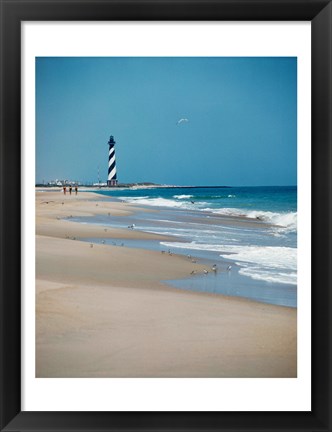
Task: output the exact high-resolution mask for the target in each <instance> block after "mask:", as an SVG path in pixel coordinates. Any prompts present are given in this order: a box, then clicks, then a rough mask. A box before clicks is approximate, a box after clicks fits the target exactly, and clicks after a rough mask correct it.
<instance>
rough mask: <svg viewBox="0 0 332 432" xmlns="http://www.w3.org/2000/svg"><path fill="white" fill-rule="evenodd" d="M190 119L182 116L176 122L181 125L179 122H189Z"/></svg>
mask: <svg viewBox="0 0 332 432" xmlns="http://www.w3.org/2000/svg"><path fill="white" fill-rule="evenodd" d="M188 121H189V120H188V119H187V118H181V119H180V120H178V121H177V122H176V124H177V125H179V124H181V123H188Z"/></svg>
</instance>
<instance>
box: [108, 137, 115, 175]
mask: <svg viewBox="0 0 332 432" xmlns="http://www.w3.org/2000/svg"><path fill="white" fill-rule="evenodd" d="M111 180H116V166H115V148H114V145H110V148H109V152H108V181H111Z"/></svg>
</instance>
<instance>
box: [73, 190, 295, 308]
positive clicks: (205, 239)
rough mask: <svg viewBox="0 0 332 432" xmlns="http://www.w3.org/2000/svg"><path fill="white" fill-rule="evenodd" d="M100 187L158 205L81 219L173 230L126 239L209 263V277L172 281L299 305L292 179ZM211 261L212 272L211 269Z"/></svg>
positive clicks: (118, 195) (149, 229)
mask: <svg viewBox="0 0 332 432" xmlns="http://www.w3.org/2000/svg"><path fill="white" fill-rule="evenodd" d="M99 193H100V194H102V195H103V196H104V197H105V199H107V198H109V199H112V200H114V199H116V200H121V201H124V202H128V203H133V204H136V205H137V206H138V207H141V208H142V207H143V208H145V209H151V210H156V209H157V210H158V211H157V212H156V211H153V212H146V211H145V212H141V211H139V210H138V211H137V213H135V214H134V215H131V216H128V217H113V216H112V217H111V218H110V217H107V216H103V215H99V216H95V217H93V218H79V219H78V220H80V221H81V222H84V221H85V222H89V223H96V224H110V225H112V226H116V227H121V228H126V229H131V228H128V226H130V225H132V224H134V229H135V230H142V231H146V232H151V233H158V234H163V235H168V236H172V239H173V240H172V241H152V242H142V241H141V242H137V241H129V240H126V241H124V243H125V246H128V247H144V248H148V249H154V250H159V251H163V252H165V253H166V254H167V253H168V251H170V252H171V253H180V254H184V255H186V256H187V255H190V256H192V257H194V258H195V259H198V260H202V262H205V263H206V264H207V269H208V270H209V273H208V275H207V277H204V276H202V275H197V276H196V277H190V278H188V279H186V280H182V281H171V282H170V283H171V284H172V285H174V286H176V287H179V288H182V289H190V290H200V291H208V292H213V293H222V294H227V295H235V296H242V297H247V298H252V299H255V300H259V301H264V302H268V303H274V304H280V305H286V306H292V307H295V306H296V302H297V301H296V298H297V188H296V187H232V188H221V187H202V188H200V187H195V188H188V187H182V188H147V189H122V190H121V189H112V190H107V191H99ZM90 240H91V239H90ZM110 242H111V241H110ZM106 243H107V241H106ZM213 264H216V265H217V267H218V271H217V272H211V266H212V265H213ZM229 265H230V266H231V270H229V271H227V267H228V266H229Z"/></svg>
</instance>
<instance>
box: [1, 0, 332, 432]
mask: <svg viewBox="0 0 332 432" xmlns="http://www.w3.org/2000/svg"><path fill="white" fill-rule="evenodd" d="M0 4H1V10H0V11H1V155H0V162H1V170H0V173H1V231H0V238H1V260H0V266H1V267H0V275H1V347H0V357H1V386H0V388H1V390H0V392H1V394H0V396H1V401H0V403H1V418H0V427H1V430H3V431H35V430H36V431H37V430H38V431H41V430H45V431H51V430H52V431H74V430H75V431H77V430H82V431H83V430H84V431H108V430H109V431H116V430H119V431H120V430H121V431H129V430H133V431H138V430H139V431H148V430H149V431H159V430H160V431H166V430H176V431H182V430H183V431H188V430H192V431H193V430H195V431H203V430H204V431H208V430H211V431H212V430H214V431H215V430H218V431H231V430H232V431H240V430H241V431H249V430H250V431H263V430H264V431H272V430H273V431H279V430H280V431H295V430H296V431H332V422H331V408H330V407H331V405H332V404H331V379H332V373H331V360H332V359H331V346H332V344H331V340H332V337H331V336H332V334H331V318H330V317H331V315H332V308H331V298H332V296H331V264H332V263H331V248H330V245H331V233H332V231H331V202H332V201H331V149H332V147H331V144H332V141H331V119H332V110H331V103H332V85H331V81H332V38H331V35H332V4H331V1H327V0H246V1H243V0H205V1H204V0H177V1H174V0H153V1H151V0H136V1H135V0H122V1H118V0H79V1H77V0H65V1H57V0H50V1H47V0H34V1H32V0H20V1H16V0H0ZM90 20H91V21H108V20H120V21H121V20H127V21H131V20H147V21H149V20H173V21H179V20H184V21H187V20H198V21H200V20H208V21H209V20H211V21H212V20H213V21H215V20H226V21H227V20H230V21H251V20H254V21H259V20H264V21H279V20H280V21H311V26H312V71H311V72H312V410H311V411H310V412H288V411H287V412H24V411H21V402H20V400H21V270H20V269H21V218H22V216H21V196H20V193H19V191H20V189H21V175H20V172H21V142H20V138H21V88H20V87H21V22H22V21H90Z"/></svg>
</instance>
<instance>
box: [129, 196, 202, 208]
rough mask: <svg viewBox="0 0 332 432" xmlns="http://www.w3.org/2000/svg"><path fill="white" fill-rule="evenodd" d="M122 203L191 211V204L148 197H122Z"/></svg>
mask: <svg viewBox="0 0 332 432" xmlns="http://www.w3.org/2000/svg"><path fill="white" fill-rule="evenodd" d="M121 199H123V201H126V202H129V203H133V204H141V205H148V206H155V207H171V208H182V209H184V210H190V209H193V208H194V207H193V204H191V203H190V202H188V201H180V200H170V199H166V198H149V197H130V198H129V197H123V198H121Z"/></svg>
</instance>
